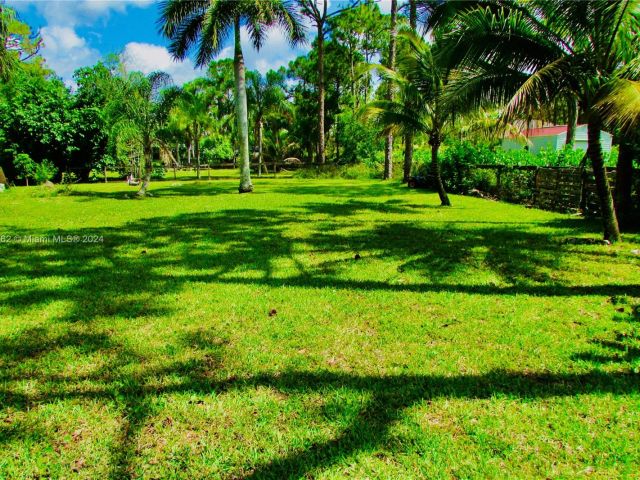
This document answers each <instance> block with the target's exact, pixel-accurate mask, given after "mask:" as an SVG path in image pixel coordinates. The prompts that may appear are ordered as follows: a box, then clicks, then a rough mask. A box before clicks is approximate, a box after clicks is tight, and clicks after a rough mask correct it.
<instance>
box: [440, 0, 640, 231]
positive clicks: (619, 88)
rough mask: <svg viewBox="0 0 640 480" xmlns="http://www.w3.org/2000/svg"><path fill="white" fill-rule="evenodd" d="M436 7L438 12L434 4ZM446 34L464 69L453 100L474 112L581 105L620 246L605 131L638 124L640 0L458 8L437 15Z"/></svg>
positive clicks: (452, 56) (549, 0)
mask: <svg viewBox="0 0 640 480" xmlns="http://www.w3.org/2000/svg"><path fill="white" fill-rule="evenodd" d="M430 5H432V6H433V5H435V3H431V4H430ZM430 13H431V20H430V21H431V26H432V27H434V26H435V27H436V30H437V28H438V27H439V28H442V29H444V31H445V33H444V40H445V45H446V47H445V48H443V51H445V52H446V56H447V60H448V62H449V63H450V64H451V65H455V66H456V67H457V68H458V70H459V74H458V80H457V81H456V82H455V83H456V88H452V89H451V92H452V96H455V98H457V99H458V100H462V101H463V102H464V103H466V104H467V105H468V106H473V105H477V104H479V103H482V102H490V103H493V104H495V103H501V102H504V103H506V104H507V108H506V110H505V113H506V115H505V118H507V119H508V118H510V117H514V116H517V115H523V114H525V115H526V112H528V111H531V110H537V109H539V108H540V107H541V106H544V105H549V104H551V103H552V102H554V101H557V100H558V99H560V98H573V99H576V100H577V102H578V107H579V111H580V112H581V117H582V118H583V119H584V120H585V121H586V123H587V125H588V140H589V146H588V150H587V154H588V157H589V159H590V161H591V166H592V168H593V173H594V176H595V179H596V186H597V192H598V196H599V199H600V207H601V211H602V218H603V228H604V237H605V239H608V240H610V241H617V240H619V239H620V232H619V228H618V221H617V218H616V214H615V210H614V205H613V200H612V196H611V189H610V187H609V182H608V180H607V176H606V171H605V166H604V161H603V155H602V148H601V144H600V132H601V130H602V128H603V125H604V124H605V122H610V121H613V122H616V121H621V122H623V123H624V122H627V123H628V122H629V121H630V119H634V118H637V115H638V112H640V102H638V101H636V102H629V101H628V99H629V98H630V97H632V98H637V97H634V94H637V90H636V88H637V84H634V83H633V82H634V81H637V80H639V79H640V69H638V68H630V67H629V66H630V65H635V64H636V63H637V62H638V60H637V59H638V55H639V45H638V40H637V38H638V32H639V31H640V13H639V7H638V2H637V1H632V0H592V1H589V2H568V1H562V0H532V1H531V2H527V3H521V2H510V1H500V0H496V1H484V2H473V3H465V2H454V5H451V4H446V5H439V6H436V7H435V8H434V9H432V10H431V12H430Z"/></svg>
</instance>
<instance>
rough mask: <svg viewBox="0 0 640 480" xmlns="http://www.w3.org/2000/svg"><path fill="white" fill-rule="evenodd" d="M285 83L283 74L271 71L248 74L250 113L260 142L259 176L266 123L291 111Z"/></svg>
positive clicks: (260, 173)
mask: <svg viewBox="0 0 640 480" xmlns="http://www.w3.org/2000/svg"><path fill="white" fill-rule="evenodd" d="M284 82H285V78H284V75H283V73H282V72H276V71H273V70H270V71H269V72H267V74H266V75H265V76H263V75H262V74H261V73H260V72H257V71H251V72H247V93H248V101H249V111H250V112H251V116H252V117H253V119H254V122H253V123H254V125H255V135H256V138H257V141H258V176H261V175H262V166H263V153H264V152H263V150H264V148H263V147H264V126H265V122H268V120H269V119H270V118H273V117H279V116H281V115H283V114H285V113H287V112H290V111H291V105H290V104H289V102H287V98H286V94H285V91H284Z"/></svg>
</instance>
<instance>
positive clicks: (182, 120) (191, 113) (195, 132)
mask: <svg viewBox="0 0 640 480" xmlns="http://www.w3.org/2000/svg"><path fill="white" fill-rule="evenodd" d="M209 87H210V85H209V81H208V80H207V79H205V78H197V79H195V80H193V81H192V82H189V83H187V84H185V85H184V86H183V87H182V89H181V91H180V94H179V95H178V97H177V98H176V103H175V107H174V112H173V113H174V115H175V117H177V122H178V124H180V125H181V127H182V130H183V131H184V133H185V136H186V138H187V139H188V142H189V147H188V148H189V150H190V151H191V150H192V151H193V153H194V157H195V160H196V175H197V177H198V179H199V178H200V162H201V157H202V155H201V142H202V139H203V138H204V137H205V136H206V135H207V133H208V132H209V130H210V128H211V127H212V126H213V123H214V121H213V117H212V116H211V113H210V109H211V105H212V104H213V99H212V91H211V89H210V88H209Z"/></svg>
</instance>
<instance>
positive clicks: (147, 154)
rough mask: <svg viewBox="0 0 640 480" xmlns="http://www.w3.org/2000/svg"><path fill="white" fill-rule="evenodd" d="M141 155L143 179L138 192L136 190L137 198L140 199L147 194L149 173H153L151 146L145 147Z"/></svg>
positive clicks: (149, 179) (149, 180) (149, 181)
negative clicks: (142, 157) (142, 159)
mask: <svg viewBox="0 0 640 480" xmlns="http://www.w3.org/2000/svg"><path fill="white" fill-rule="evenodd" d="M142 154H143V156H144V179H143V181H142V184H141V185H140V190H138V196H140V197H144V196H145V195H146V194H147V191H148V190H149V184H150V183H151V172H152V171H153V149H152V147H151V145H147V146H145V147H144V149H143V152H142Z"/></svg>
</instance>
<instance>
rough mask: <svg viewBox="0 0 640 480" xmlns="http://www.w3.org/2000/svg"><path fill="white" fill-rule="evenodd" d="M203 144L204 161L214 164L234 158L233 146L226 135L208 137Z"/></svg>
mask: <svg viewBox="0 0 640 480" xmlns="http://www.w3.org/2000/svg"><path fill="white" fill-rule="evenodd" d="M201 145H202V161H203V163H207V164H210V165H213V164H218V163H224V162H229V161H231V160H233V147H232V146H231V141H230V140H229V139H228V138H226V137H223V136H216V137H207V138H205V139H204V140H203V141H202V144H201Z"/></svg>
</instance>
